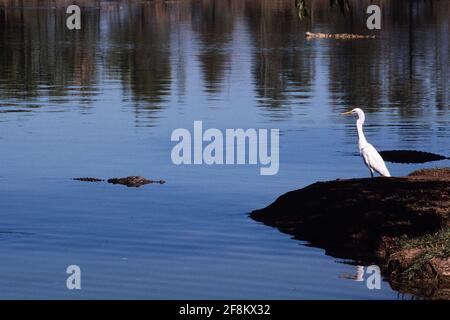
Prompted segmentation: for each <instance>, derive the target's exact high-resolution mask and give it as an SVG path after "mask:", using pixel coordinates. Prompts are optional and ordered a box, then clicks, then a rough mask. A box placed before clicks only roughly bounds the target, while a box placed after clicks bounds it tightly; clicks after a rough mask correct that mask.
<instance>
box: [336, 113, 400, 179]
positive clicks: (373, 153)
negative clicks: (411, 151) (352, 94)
mask: <svg viewBox="0 0 450 320" xmlns="http://www.w3.org/2000/svg"><path fill="white" fill-rule="evenodd" d="M353 114H356V115H357V116H358V119H357V120H356V128H357V130H358V147H359V154H360V155H361V157H362V158H363V160H364V163H365V164H366V166H367V167H368V168H369V170H370V175H371V177H372V178H373V173H374V171H376V172H378V173H379V174H380V175H382V176H384V177H390V176H391V174H390V173H389V170H388V169H387V167H386V164H385V163H384V160H383V158H382V157H381V155H380V154H379V153H378V151H377V150H376V149H375V148H374V146H372V145H371V144H370V143H368V142H367V140H366V137H365V136H364V132H363V124H364V121H365V119H366V117H365V115H364V111H362V110H361V109H360V108H355V109H352V110H350V111H347V112H344V113H342V115H353Z"/></svg>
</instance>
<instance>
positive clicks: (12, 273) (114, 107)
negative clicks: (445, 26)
mask: <svg viewBox="0 0 450 320" xmlns="http://www.w3.org/2000/svg"><path fill="white" fill-rule="evenodd" d="M281 3H283V1H281ZM136 6H137V7H136V8H134V7H133V8H131V7H130V8H128V7H126V6H125V8H122V9H121V10H122V11H127V10H129V11H130V12H131V13H133V12H135V13H136V12H141V11H140V10H142V12H146V14H148V16H147V18H148V19H149V20H148V21H150V22H148V23H149V26H140V25H139V24H138V23H137V22H136V20H132V21H127V22H123V21H122V19H124V18H123V17H124V16H126V15H127V14H125V13H123V14H122V15H123V16H122V17H121V18H118V17H117V16H115V15H114V14H113V13H111V12H110V11H108V9H107V8H108V7H107V6H106V5H105V6H104V7H101V8H102V9H101V10H102V11H101V12H102V15H101V16H100V17H99V18H98V19H99V23H98V30H97V31H96V32H93V33H94V35H90V36H86V38H82V39H78V38H77V39H72V38H71V37H72V36H71V35H70V34H69V35H67V34H65V36H64V37H65V38H64V41H63V40H58V41H56V42H53V41H52V40H51V38H50V37H49V38H45V36H44V34H45V32H44V31H42V34H41V31H35V32H36V34H38V35H41V36H42V37H43V38H39V39H40V40H36V42H34V40H33V41H30V42H27V40H24V38H23V37H18V36H15V37H12V36H11V38H8V41H4V40H1V41H2V42H1V45H2V47H3V49H4V50H3V53H0V57H1V58H2V61H4V62H2V63H3V64H4V65H3V67H4V68H5V70H4V71H2V74H1V76H0V154H1V156H0V217H1V220H0V260H1V261H2V262H1V264H0V289H1V290H0V298H6V299H9V298H39V299H47V298H52V299H53V298H83V299H84V298H127V299H128V298H138V299H141V298H143V299H240V298H243V299H250V298H251V299H399V298H407V299H408V298H410V296H408V295H402V294H400V293H397V292H396V291H394V290H392V289H391V288H390V286H389V284H388V283H387V282H385V281H383V283H382V288H381V290H368V289H367V287H366V283H365V282H364V281H363V282H357V281H352V280H349V279H345V278H344V277H343V276H342V275H343V274H345V273H352V274H354V273H355V272H356V269H355V266H354V265H351V264H348V263H344V261H342V260H337V259H335V258H332V257H329V256H327V255H325V254H324V251H323V250H322V249H318V248H312V247H307V246H305V243H303V242H299V241H297V240H292V239H291V238H290V236H289V235H286V234H282V233H280V232H279V231H277V230H275V229H272V228H270V227H267V226H264V225H262V224H259V223H257V222H255V221H253V220H251V219H250V218H249V217H248V214H249V213H250V212H251V211H252V210H254V209H259V208H262V207H265V206H266V205H268V204H270V203H271V202H272V201H274V200H275V199H276V198H277V197H278V196H279V195H281V194H283V193H285V192H287V191H290V190H293V189H298V188H301V187H304V186H306V185H308V184H310V183H312V182H315V181H318V180H328V179H336V178H350V177H366V176H368V174H369V172H368V171H367V169H366V168H365V167H364V166H363V163H362V160H361V159H360V158H359V157H357V156H355V152H357V148H356V132H355V128H354V123H353V122H354V120H353V119H350V118H344V117H341V116H340V115H339V113H340V112H342V111H345V110H347V109H348V108H349V106H350V105H352V104H354V103H355V102H356V103H358V102H360V101H359V100H358V99H359V98H354V97H352V94H354V93H355V92H356V93H358V92H362V94H363V93H365V92H366V90H367V86H368V83H372V90H371V91H370V92H375V91H376V92H377V93H378V96H377V97H375V98H373V97H372V98H373V99H372V98H371V99H369V100H367V99H368V98H365V99H366V101H367V107H366V108H365V106H364V105H361V107H362V108H365V109H366V111H367V116H366V118H367V125H366V127H365V130H366V134H367V137H368V140H369V142H371V143H373V144H374V145H375V146H376V147H378V148H379V149H383V150H390V149H416V150H423V151H430V152H436V153H441V154H447V155H448V154H449V153H450V150H449V148H448V146H449V143H450V129H449V128H450V126H449V119H450V118H449V115H450V109H449V103H448V100H445V99H444V98H446V97H448V84H447V82H446V79H447V78H446V74H447V71H448V64H447V62H448V59H447V60H446V59H445V57H447V58H448V53H449V46H448V39H447V38H448V33H444V31H443V30H442V29H439V28H441V27H442V25H441V24H439V23H440V21H441V20H439V19H444V21H446V22H447V23H448V16H447V17H441V16H439V18H436V19H437V22H436V21H434V20H433V21H430V22H429V25H425V26H422V29H420V28H419V31H417V37H418V40H420V39H422V38H421V37H422V36H423V35H422V33H424V32H425V31H427V30H428V29H427V28H435V27H436V28H437V29H436V30H437V31H436V34H435V35H434V36H433V37H428V41H429V42H430V43H431V44H430V46H432V47H431V48H429V49H424V48H422V47H420V46H417V48H416V50H415V51H414V61H413V65H414V68H415V69H414V70H416V72H414V77H413V79H412V80H411V78H409V76H408V75H405V78H401V79H398V78H396V77H398V76H399V75H401V74H404V73H405V72H406V71H405V70H400V71H398V70H397V71H398V72H397V71H396V70H395V69H396V68H397V67H400V66H403V67H405V68H406V64H407V63H406V62H403V60H400V61H397V62H394V61H392V60H390V59H393V58H392V55H394V54H395V53H398V52H402V49H403V48H404V46H405V45H407V44H405V42H403V40H404V36H405V34H404V33H405V32H406V31H405V30H404V29H403V28H402V27H397V28H395V27H392V33H391V34H392V37H393V38H394V39H393V40H392V39H390V38H382V39H378V40H376V41H374V42H373V43H367V42H360V43H359V44H358V43H357V42H354V43H351V42H340V43H339V42H333V41H321V42H320V41H319V42H314V41H312V42H308V41H306V40H305V39H304V38H303V32H304V31H305V30H306V29H308V27H306V26H303V25H300V26H297V25H296V24H295V20H293V21H294V22H292V23H293V24H294V25H295V26H296V27H289V28H288V30H287V31H285V32H282V31H281V30H279V29H278V28H276V27H274V30H271V31H268V34H269V35H268V36H267V37H268V39H266V41H267V42H265V41H264V40H261V39H258V38H257V37H256V36H255V31H254V30H253V29H252V28H253V27H252V24H251V23H250V22H251V21H252V20H251V18H249V17H248V16H246V15H245V14H244V13H242V12H241V11H239V10H237V12H233V13H232V14H231V15H232V16H233V19H232V22H229V23H230V24H231V27H230V30H229V32H227V33H226V36H223V35H222V34H220V35H219V36H217V37H218V38H219V40H220V41H219V40H217V39H215V38H214V37H215V35H214V32H219V31H217V30H221V29H220V28H218V29H214V28H212V27H210V30H216V31H211V34H208V33H207V34H206V36H205V34H202V33H201V32H200V31H198V26H197V25H196V23H197V22H198V21H197V20H196V19H194V18H193V19H192V20H191V19H187V18H186V19H185V18H184V16H183V14H180V16H181V18H180V17H179V16H176V17H175V18H174V16H173V12H178V11H177V10H179V11H180V12H183V10H182V9H183V8H177V5H173V7H170V8H169V9H167V8H166V10H169V11H170V13H168V16H167V17H166V16H163V17H162V18H161V20H163V22H154V19H153V18H154V17H156V15H157V13H156V11H157V10H156V9H157V8H154V7H152V5H151V4H147V5H141V6H143V7H144V8H142V7H139V6H138V5H136ZM146 6H148V7H146ZM179 6H181V5H179ZM113 7H114V6H113ZM114 8H115V7H114ZM288 8H290V7H288ZM446 8H447V7H446ZM269 9H270V8H269ZM269 9H266V10H269ZM29 10H30V11H32V12H33V10H37V9H36V8H34V9H33V8H30V9H29ZM39 10H42V11H44V12H46V11H49V10H51V9H50V8H49V7H47V6H45V5H44V6H43V7H41V8H40V9H39ZM171 10H173V11H171ZM193 10H200V9H199V8H197V9H195V8H194V9H193ZM270 10H272V9H270ZM280 10H281V9H280ZM291 11H292V10H291V9H287V13H289V14H290V15H293V16H294V17H295V13H292V12H291ZM127 12H128V11H127ZM26 18H28V19H30V20H29V21H28V20H27V21H26V23H28V24H29V25H28V26H29V27H30V29H32V26H33V23H35V21H34V20H33V17H32V13H30V16H26ZM47 19H49V21H48V23H49V24H51V23H52V21H53V20H52V18H51V17H50V18H48V17H47ZM165 19H166V20H167V21H166V20H165ZM198 19H200V21H201V20H202V19H205V18H202V17H200V18H198ZM229 19H231V18H229ZM119 21H122V23H123V24H124V25H121V28H124V29H126V28H127V27H128V28H129V29H130V30H132V31H133V32H131V31H130V33H127V32H125V31H122V30H119V31H118V30H116V29H114V28H116V27H117V25H118V24H119ZM158 21H159V20H158ZM249 21H250V22H249ZM158 23H160V24H162V25H163V26H161V25H159V24H158ZM327 23H328V22H326V21H322V22H321V21H319V22H318V25H317V28H319V29H321V30H322V29H326V28H332V25H329V24H330V23H328V24H327ZM153 24H158V25H157V26H156V27H155V28H156V29H155V30H153V29H151V27H152V26H153V27H154V25H153ZM269 25H270V24H269ZM2 26H3V25H2ZM213 26H215V24H214V23H213ZM219 26H220V24H219ZM3 27H4V26H3ZM268 28H269V27H268ZM88 30H89V29H88ZM207 30H209V29H207ZM2 32H3V33H4V34H6V33H8V32H12V31H10V29H8V28H5V27H4V29H3V30H2ZM14 32H18V33H19V34H20V31H17V30H16V31H14ZM57 32H58V30H56V31H55V34H57ZM85 32H88V31H85ZM89 32H91V31H89ZM421 32H422V33H421ZM23 33H24V34H27V33H26V32H25V31H24V32H23ZM89 34H90V33H89ZM130 34H131V35H130ZM391 34H390V35H391ZM260 36H261V35H260ZM26 37H31V38H33V35H29V34H27V36H26ZM36 37H37V36H36ZM222 37H225V39H226V40H221V39H222ZM261 37H263V38H264V35H262V36H261ZM395 37H398V38H397V40H395ZM211 38H212V39H213V40H211ZM205 39H209V40H210V41H211V43H209V42H208V41H207V40H205ZM255 39H256V40H255ZM273 39H282V40H280V41H275V40H273ZM271 40H273V42H271ZM445 41H447V42H445ZM433 46H434V47H433ZM442 46H444V49H443V50H442V48H441V47H442ZM23 47H25V48H27V49H28V50H29V51H27V52H30V59H31V62H30V61H29V60H27V59H25V60H26V61H22V63H23V64H25V67H24V68H20V65H21V63H18V66H19V67H17V68H13V67H9V66H7V64H10V65H11V64H14V63H16V62H14V61H15V60H14V59H20V58H13V56H11V55H9V54H7V53H5V52H16V53H17V52H19V50H21V48H23ZM438 47H439V50H438V49H436V50H433V49H432V48H438ZM44 48H47V49H44ZM48 48H51V49H48ZM52 48H53V49H54V50H53V49H52ZM57 48H63V49H61V50H63V52H65V51H64V50H66V51H67V52H72V53H73V52H78V51H83V50H86V51H87V52H82V53H81V54H80V56H81V58H85V60H82V59H81V58H80V57H78V56H77V55H76V54H75V55H74V57H75V58H74V62H73V63H74V66H72V65H71V64H70V63H72V62H71V61H69V60H70V59H72V56H67V55H65V54H60V53H58V51H57V50H59V49H57ZM64 48H65V49H64ZM374 48H382V50H383V51H382V53H381V54H379V55H378V56H376V57H372V58H370V59H369V61H368V62H367V63H369V64H370V66H371V67H370V68H369V69H376V70H377V71H373V72H372V73H370V74H369V75H366V74H365V72H366V71H367V68H364V69H363V70H360V69H359V68H358V67H357V65H355V66H354V69H352V70H348V69H347V72H348V74H349V75H347V76H346V77H341V76H340V71H337V70H336V69H340V68H343V69H344V70H345V69H346V67H345V66H351V65H352V64H353V62H352V61H360V62H361V63H364V62H363V61H364V59H363V58H361V56H364V55H365V54H368V52H371V50H373V49H374ZM46 50H49V51H48V52H47V51H46ZM77 50H78V51H77ZM435 51H436V52H441V54H446V56H445V55H444V60H442V59H443V58H442V57H441V56H433V54H434V53H435ZM49 52H50V53H49ZM67 52H66V53H67ZM52 53H54V54H52ZM36 55H37V56H38V58H36ZM260 56H263V58H258V57H260ZM16 57H17V56H16ZM266 58H267V63H268V65H266V66H262V65H264V61H265V59H266ZM77 59H80V61H88V62H86V64H82V63H80V65H78V64H77V63H78V60H77ZM261 59H262V61H261ZM296 59H301V60H302V61H301V62H299V63H297V62H295V63H290V62H289V61H296ZM352 59H353V60H352ZM66 60H67V61H66ZM211 60H212V61H213V62H211ZM205 61H206V62H205ZM208 61H209V62H208ZM286 61H288V62H286ZM349 61H350V62H349ZM389 61H391V62H390V64H389V66H391V67H392V69H393V70H394V71H392V70H387V69H389V67H388V66H387V64H388V62H389ZM405 61H406V60H405ZM424 61H426V63H425V64H423V62H424ZM69 62H70V63H69ZM210 62H211V63H210ZM65 63H67V64H69V65H70V67H67V68H65V67H64V65H65ZM305 63H307V65H305ZM43 65H44V66H43ZM86 65H87V66H86ZM40 66H41V67H40ZM45 66H50V67H51V68H50V69H49V70H47V69H45ZM302 66H303V68H302ZM140 68H141V69H142V70H140ZM164 68H167V70H166V69H164ZM23 69H25V70H26V71H24V70H23ZM86 69H87V70H88V71H86ZM161 69H162V71H161ZM437 69H439V70H440V71H439V72H438V71H435V70H437ZM30 70H32V71H30ZM24 72H30V75H29V76H24ZM47 73H48V74H51V76H45V75H44V74H47ZM264 73H267V76H268V78H265V76H264V75H262V74H264ZM293 73H300V74H301V75H299V76H298V77H295V76H292V74H293ZM303 73H305V74H303ZM86 74H87V75H86ZM306 74H307V75H309V76H308V79H306V78H304V77H305V75H306ZM388 74H390V75H391V76H392V77H388V76H387V75H388ZM142 75H145V76H148V77H149V78H148V79H147V78H142ZM395 76H396V77H395ZM48 77H50V78H52V77H54V78H52V79H51V80H48ZM80 77H81V80H80ZM86 77H87V79H86ZM208 77H209V78H208ZM28 78H31V80H30V82H32V85H29V84H27V85H25V84H24V83H23V82H24V81H25V80H24V79H28ZM61 79H62V80H61ZM208 79H209V80H208ZM380 79H385V80H380ZM386 79H389V81H390V82H389V81H388V80H386ZM278 80H279V81H278ZM405 82H406V84H405ZM350 83H351V85H350ZM347 85H350V86H351V87H352V90H353V91H351V92H349V91H348V90H347V88H346V86H347ZM279 86H281V87H279ZM391 86H394V87H395V88H396V90H398V92H397V93H392V92H389V88H390V87H391ZM403 86H406V87H409V88H410V89H411V91H410V92H405V89H404V87H403ZM400 93H403V94H404V95H405V96H404V97H402V96H400ZM397 94H398V95H397ZM443 99H444V100H443ZM407 102H408V103H409V104H408V105H405V103H407ZM17 110H24V111H28V112H12V111H17ZM1 111H3V112H1ZM194 120H202V121H203V126H204V128H205V129H206V128H219V129H226V128H244V129H246V128H268V129H271V128H278V129H280V135H281V136H280V171H279V173H278V174H277V175H275V176H261V175H260V174H259V166H251V165H240V166H238V165H234V166H233V165H232V166H206V165H192V166H188V165H184V166H175V165H174V164H172V162H171V158H170V153H171V149H172V147H173V146H174V143H173V142H171V141H170V135H171V133H172V131H173V130H174V129H177V128H187V129H189V130H191V131H192V130H193V121H194ZM437 165H439V166H449V165H450V162H449V161H442V162H439V163H431V164H425V165H400V164H388V166H389V169H390V171H391V173H392V174H393V175H404V174H407V173H409V172H411V171H412V170H414V169H417V168H422V167H433V166H437ZM129 175H142V176H145V177H147V178H150V179H164V180H166V181H167V183H166V184H163V185H159V184H158V185H146V186H144V187H142V188H138V189H136V188H127V187H125V186H121V185H111V184H107V183H85V182H78V181H73V180H72V178H74V177H98V178H111V177H123V176H129ZM72 264H76V265H78V266H80V268H81V272H82V289H81V290H73V291H70V290H68V289H67V288H66V279H67V277H68V275H67V274H66V273H65V271H66V268H67V266H68V265H72Z"/></svg>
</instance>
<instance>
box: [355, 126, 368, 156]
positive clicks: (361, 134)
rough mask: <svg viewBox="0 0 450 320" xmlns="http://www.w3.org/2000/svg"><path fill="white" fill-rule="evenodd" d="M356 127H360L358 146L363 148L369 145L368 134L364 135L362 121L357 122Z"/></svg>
mask: <svg viewBox="0 0 450 320" xmlns="http://www.w3.org/2000/svg"><path fill="white" fill-rule="evenodd" d="M356 128H357V129H358V146H359V149H360V150H361V149H362V148H364V147H365V146H366V145H367V140H366V136H365V135H364V131H363V124H362V123H361V122H360V121H357V122H356Z"/></svg>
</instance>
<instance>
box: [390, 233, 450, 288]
mask: <svg viewBox="0 0 450 320" xmlns="http://www.w3.org/2000/svg"><path fill="white" fill-rule="evenodd" d="M399 245H400V248H401V249H421V250H423V251H422V252H421V253H420V254H419V255H417V257H416V258H415V259H414V261H413V263H412V264H411V266H409V267H408V268H407V269H405V270H404V271H403V272H402V273H401V275H400V278H401V279H402V280H407V281H411V280H413V279H414V278H416V277H417V276H418V275H420V274H422V273H424V272H425V271H426V270H425V268H426V267H427V266H428V265H429V263H430V261H431V260H432V259H434V258H438V259H443V260H445V259H448V258H449V257H450V228H447V229H442V230H440V231H438V232H436V233H434V234H427V235H425V236H423V237H420V238H416V239H412V240H411V239H409V240H406V239H402V240H401V241H400V243H399Z"/></svg>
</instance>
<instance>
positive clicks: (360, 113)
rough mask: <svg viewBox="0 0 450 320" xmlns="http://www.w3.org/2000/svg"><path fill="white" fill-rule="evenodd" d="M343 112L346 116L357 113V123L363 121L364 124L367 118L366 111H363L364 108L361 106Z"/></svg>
mask: <svg viewBox="0 0 450 320" xmlns="http://www.w3.org/2000/svg"><path fill="white" fill-rule="evenodd" d="M341 114H342V115H344V116H350V115H356V116H358V119H357V123H361V124H363V123H364V121H365V119H366V117H365V116H364V111H362V109H360V108H353V109H351V110H350V111H347V112H344V113H341Z"/></svg>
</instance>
